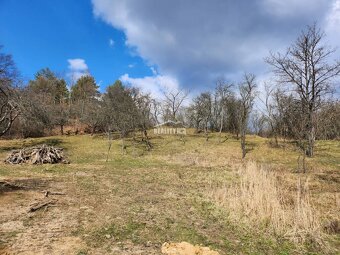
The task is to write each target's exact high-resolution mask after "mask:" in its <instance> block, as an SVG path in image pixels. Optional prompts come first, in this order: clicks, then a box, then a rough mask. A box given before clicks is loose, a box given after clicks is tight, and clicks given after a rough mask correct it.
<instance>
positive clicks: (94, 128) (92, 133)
mask: <svg viewBox="0 0 340 255" xmlns="http://www.w3.org/2000/svg"><path fill="white" fill-rule="evenodd" d="M95 132H96V126H93V127H92V130H91V136H93V135H94V133H95Z"/></svg>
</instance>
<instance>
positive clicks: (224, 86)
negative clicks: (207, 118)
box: [214, 80, 233, 142]
mask: <svg viewBox="0 0 340 255" xmlns="http://www.w3.org/2000/svg"><path fill="white" fill-rule="evenodd" d="M232 87H233V84H232V83H227V82H225V81H224V80H218V81H217V85H216V89H215V107H214V108H215V109H218V110H217V112H218V116H219V134H220V137H219V141H220V142H221V137H222V130H223V125H224V122H225V118H226V115H227V100H228V98H230V96H231V94H232V92H231V88H232Z"/></svg>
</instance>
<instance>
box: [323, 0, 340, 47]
mask: <svg viewBox="0 0 340 255" xmlns="http://www.w3.org/2000/svg"><path fill="white" fill-rule="evenodd" d="M326 33H327V36H328V37H329V38H330V41H331V42H332V43H334V44H335V43H338V46H340V45H339V41H340V0H336V1H334V3H333V5H332V8H331V10H330V11H329V14H328V16H327V18H326Z"/></svg>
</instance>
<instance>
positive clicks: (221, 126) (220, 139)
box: [219, 109, 224, 143]
mask: <svg viewBox="0 0 340 255" xmlns="http://www.w3.org/2000/svg"><path fill="white" fill-rule="evenodd" d="M223 120H224V111H223V109H222V116H221V123H220V132H219V133H220V137H219V142H220V143H221V141H222V129H223Z"/></svg>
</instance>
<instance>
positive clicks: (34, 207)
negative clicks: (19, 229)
mask: <svg viewBox="0 0 340 255" xmlns="http://www.w3.org/2000/svg"><path fill="white" fill-rule="evenodd" d="M57 201H58V200H57V199H51V200H48V201H42V202H38V203H35V204H33V205H32V206H31V207H30V208H29V210H28V212H35V211H37V210H39V209H41V208H43V207H45V206H48V205H55V203H56V202H57Z"/></svg>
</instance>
